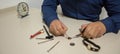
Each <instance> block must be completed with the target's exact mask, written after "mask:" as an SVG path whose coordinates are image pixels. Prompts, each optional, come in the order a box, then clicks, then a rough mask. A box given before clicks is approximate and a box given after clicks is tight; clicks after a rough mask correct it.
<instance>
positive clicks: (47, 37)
mask: <svg viewBox="0 0 120 54" xmlns="http://www.w3.org/2000/svg"><path fill="white" fill-rule="evenodd" d="M43 27H44V29H45V31H46V34H47V36H46V37H45V38H46V39H53V38H54V37H53V36H52V35H50V34H49V33H48V31H47V29H46V27H45V26H44V25H43Z"/></svg>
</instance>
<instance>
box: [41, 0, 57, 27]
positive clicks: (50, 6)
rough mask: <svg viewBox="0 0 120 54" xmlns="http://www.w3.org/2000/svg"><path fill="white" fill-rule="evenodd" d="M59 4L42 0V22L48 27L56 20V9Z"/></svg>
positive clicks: (55, 0)
mask: <svg viewBox="0 0 120 54" xmlns="http://www.w3.org/2000/svg"><path fill="white" fill-rule="evenodd" d="M58 4H59V2H58V1H57V0H44V1H43V4H42V10H41V11H42V14H43V20H44V21H45V23H46V24H47V25H48V26H49V25H50V23H51V22H52V21H53V20H54V19H58V16H57V13H56V9H57V5H58Z"/></svg>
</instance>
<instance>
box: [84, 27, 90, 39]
mask: <svg viewBox="0 0 120 54" xmlns="http://www.w3.org/2000/svg"><path fill="white" fill-rule="evenodd" d="M91 30H92V27H91V26H90V25H88V26H87V27H86V29H85V31H84V33H83V35H84V36H85V37H86V38H90V32H91Z"/></svg>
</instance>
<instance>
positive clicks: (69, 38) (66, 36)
mask: <svg viewBox="0 0 120 54" xmlns="http://www.w3.org/2000/svg"><path fill="white" fill-rule="evenodd" d="M64 36H65V38H67V39H68V40H71V39H72V38H71V37H69V36H68V35H67V34H64Z"/></svg>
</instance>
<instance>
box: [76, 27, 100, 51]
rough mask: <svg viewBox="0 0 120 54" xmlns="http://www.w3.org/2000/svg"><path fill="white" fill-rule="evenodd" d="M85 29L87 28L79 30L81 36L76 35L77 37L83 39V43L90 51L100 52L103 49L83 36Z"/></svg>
mask: <svg viewBox="0 0 120 54" xmlns="http://www.w3.org/2000/svg"><path fill="white" fill-rule="evenodd" d="M85 29H86V28H84V29H83V30H82V31H81V30H80V29H79V30H80V32H81V34H78V35H76V37H82V38H83V40H82V42H83V44H84V45H85V46H86V48H87V49H88V50H90V51H94V52H98V51H99V50H100V48H101V47H100V46H99V45H97V44H95V43H94V42H92V41H90V40H89V39H88V38H86V37H84V36H83V35H82V34H83V33H84V31H85ZM90 39H91V38H90Z"/></svg>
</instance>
